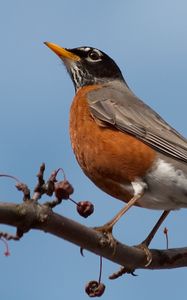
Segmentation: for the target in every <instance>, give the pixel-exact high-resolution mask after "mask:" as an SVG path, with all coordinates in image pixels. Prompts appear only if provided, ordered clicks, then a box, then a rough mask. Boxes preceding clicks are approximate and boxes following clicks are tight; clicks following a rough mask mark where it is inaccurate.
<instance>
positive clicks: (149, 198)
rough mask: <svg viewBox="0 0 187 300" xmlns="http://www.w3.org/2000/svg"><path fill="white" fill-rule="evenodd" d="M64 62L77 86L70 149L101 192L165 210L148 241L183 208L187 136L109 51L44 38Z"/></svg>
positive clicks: (186, 190) (107, 229)
mask: <svg viewBox="0 0 187 300" xmlns="http://www.w3.org/2000/svg"><path fill="white" fill-rule="evenodd" d="M45 44H46V45H47V46H48V47H49V48H50V49H51V50H53V51H54V52H55V53H56V54H57V55H58V56H59V57H60V59H61V60H62V61H63V63H64V64H65V66H66V68H67V71H68V73H69V74H70V76H71V79H72V81H73V84H74V87H75V97H74V99H73V103H72V105H71V110H70V137H71V143H72V148H73V150H74V153H75V156H76V158H77V161H78V163H79V165H80V166H81V168H82V170H83V171H84V173H85V174H86V175H87V176H88V177H89V178H90V179H91V180H92V181H93V182H94V183H95V184H96V185H97V186H98V187H99V188H100V189H102V190H103V191H104V192H106V193H108V194H109V195H111V196H113V197H115V198H117V199H119V200H122V201H124V202H126V203H127V204H126V206H125V207H124V208H122V210H121V211H120V212H119V213H118V214H117V215H116V216H115V217H114V218H113V219H112V220H111V221H110V222H108V223H107V224H105V225H104V226H102V227H99V229H98V230H100V231H102V232H111V233H112V228H113V226H114V224H115V223H116V222H117V221H118V220H119V218H120V217H121V216H122V215H123V214H124V213H125V212H126V211H127V210H128V209H129V208H130V207H131V206H132V205H138V206H140V207H143V208H149V209H156V210H164V212H163V214H162V215H161V217H160V219H159V220H158V222H157V223H156V225H155V226H154V228H153V229H152V230H151V232H150V234H149V235H148V237H147V238H146V239H145V241H144V242H143V244H144V245H146V246H148V245H149V244H150V241H151V240H152V238H153V236H154V234H155V233H156V231H157V230H158V228H159V226H160V225H161V223H162V222H163V220H164V219H165V218H166V216H167V215H168V214H169V212H170V211H171V210H176V209H180V208H185V207H187V140H186V139H185V138H184V137H182V136H181V135H180V134H179V133H178V132H177V131H176V130H175V129H173V128H172V127H171V126H170V125H168V124H167V123H166V122H165V121H164V120H163V119H162V118H161V117H160V116H159V115H158V114H157V113H156V112H155V111H154V110H152V109H151V108H150V107H149V106H148V105H146V104H145V103H144V102H143V101H141V100H140V99H139V98H138V97H136V95H135V94H134V93H133V92H132V91H131V90H130V88H129V87H128V85H127V83H126V81H125V79H124V78H123V75H122V73H121V71H120V69H119V67H118V66H117V64H116V63H115V62H114V60H112V59H111V58H110V57H109V56H108V55H107V54H105V53H104V52H102V51H101V50H98V49H96V48H92V47H79V48H74V49H66V48H62V47H60V46H58V45H56V44H53V43H49V42H46V43H45Z"/></svg>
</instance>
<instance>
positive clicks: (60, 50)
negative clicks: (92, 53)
mask: <svg viewBox="0 0 187 300" xmlns="http://www.w3.org/2000/svg"><path fill="white" fill-rule="evenodd" d="M44 44H45V45H46V46H47V47H49V48H50V49H51V50H52V51H53V52H55V53H56V54H57V55H58V56H59V57H60V58H61V59H62V60H63V58H66V59H70V60H74V61H78V60H80V57H79V56H78V55H76V54H73V53H72V52H70V51H68V50H66V49H65V48H62V47H60V46H58V45H56V44H53V43H49V42H44Z"/></svg>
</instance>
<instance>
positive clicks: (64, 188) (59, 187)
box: [55, 180, 74, 200]
mask: <svg viewBox="0 0 187 300" xmlns="http://www.w3.org/2000/svg"><path fill="white" fill-rule="evenodd" d="M73 192H74V189H73V187H72V185H71V184H70V183H69V181H67V180H64V181H59V182H56V183H55V196H56V197H57V199H59V200H62V199H69V196H70V195H71V194H73Z"/></svg>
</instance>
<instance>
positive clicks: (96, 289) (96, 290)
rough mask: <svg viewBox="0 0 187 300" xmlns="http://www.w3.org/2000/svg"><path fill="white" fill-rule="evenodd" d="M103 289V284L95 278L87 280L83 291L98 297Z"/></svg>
mask: <svg viewBox="0 0 187 300" xmlns="http://www.w3.org/2000/svg"><path fill="white" fill-rule="evenodd" d="M104 291H105V285H104V284H103V283H102V282H98V281H96V280H92V281H89V282H88V283H87V284H86V287H85V292H86V293H87V294H88V296H90V297H100V296H102V295H103V293H104Z"/></svg>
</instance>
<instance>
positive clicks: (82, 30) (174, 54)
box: [0, 0, 187, 300]
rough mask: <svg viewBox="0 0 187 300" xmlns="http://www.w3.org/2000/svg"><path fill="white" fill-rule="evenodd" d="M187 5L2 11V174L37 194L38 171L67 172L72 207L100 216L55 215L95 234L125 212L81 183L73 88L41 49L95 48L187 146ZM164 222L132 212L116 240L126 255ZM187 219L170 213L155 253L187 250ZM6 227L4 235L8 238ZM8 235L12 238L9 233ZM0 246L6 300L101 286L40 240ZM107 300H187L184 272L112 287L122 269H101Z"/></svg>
mask: <svg viewBox="0 0 187 300" xmlns="http://www.w3.org/2000/svg"><path fill="white" fill-rule="evenodd" d="M186 15H187V3H186V1H185V0H178V1H174V0H165V1H161V0H157V1H153V0H141V1H139V0H134V1H130V0H126V1H124V0H118V1H108V0H102V1H86V0H84V1H83V0H82V1H66V0H54V1H49V0H45V1H44V0H40V1H36V0H32V1H23V0H22V1H21V0H16V1H2V3H1V10H0V36H1V51H0V85H1V95H0V104H1V109H0V173H9V174H13V175H16V176H17V177H19V178H20V179H21V180H23V181H25V182H26V183H28V184H29V185H30V186H31V187H33V186H34V183H35V174H36V172H37V170H38V166H39V165H40V163H41V162H43V161H44V162H45V163H46V165H47V173H48V174H49V173H50V171H52V170H53V169H55V168H58V167H63V168H64V170H65V172H66V175H67V177H68V179H69V180H70V182H71V183H72V184H73V185H74V188H75V193H74V195H73V198H74V199H75V200H77V201H79V200H85V199H86V200H90V201H92V202H93V203H94V204H95V214H94V215H93V216H91V217H90V218H89V219H87V220H83V219H82V218H81V217H79V216H78V215H77V214H76V212H75V207H74V206H73V205H72V203H68V202H65V203H64V204H63V205H62V206H61V207H59V208H58V209H57V211H58V212H60V213H62V214H64V215H65V216H68V217H70V218H73V219H75V220H77V221H79V222H82V223H84V224H86V225H88V226H95V225H101V224H103V223H104V222H106V221H107V220H109V218H111V217H112V216H113V215H114V214H115V213H116V212H117V211H118V210H119V209H120V208H121V207H122V203H120V202H119V201H117V200H115V199H112V198H111V197H109V196H107V195H106V194H104V193H103V192H101V191H100V190H98V189H97V188H96V187H95V186H94V185H93V184H92V183H91V182H90V181H89V180H88V179H87V178H86V177H85V176H84V175H83V173H82V171H81V169H80V168H79V166H78V164H77V162H76V160H75V158H74V156H73V153H72V150H71V146H70V142H69V135H68V113H69V107H70V103H71V100H72V97H73V95H74V89H73V85H72V83H71V81H70V79H69V78H68V75H67V73H66V71H65V69H64V67H63V66H62V64H61V63H60V61H59V60H58V58H57V57H56V56H55V55H54V54H53V53H52V52H51V51H49V49H47V47H45V46H44V45H43V41H51V42H55V43H58V44H61V45H62V46H65V47H69V48H70V47H76V46H81V45H87V46H95V47H97V48H100V49H102V50H104V51H105V52H107V53H108V54H109V55H111V56H112V57H113V58H114V59H115V60H116V62H117V63H118V64H119V66H120V67H121V69H122V71H123V73H124V75H125V78H126V80H127V82H128V84H129V85H130V87H131V88H132V89H133V90H134V92H135V93H136V94H137V95H138V96H139V97H140V98H142V99H144V101H146V102H147V103H148V104H149V105H151V106H152V107H153V108H154V109H156V110H157V112H159V113H160V114H161V115H162V116H163V117H164V118H165V119H166V120H167V121H168V122H170V123H171V124H172V125H173V126H174V127H176V128H177V129H178V130H179V131H180V132H181V133H182V134H184V135H186V136H187V122H186V111H187V89H186V80H187V79H186V78H187V18H186ZM20 196H21V195H20V194H19V193H18V192H17V191H15V188H14V183H13V182H12V181H9V180H7V179H2V178H1V179H0V199H1V200H2V201H16V202H19V201H20ZM159 214H160V212H155V211H151V210H145V209H140V208H133V209H131V210H130V211H129V212H128V214H126V216H125V217H124V218H123V219H122V220H121V221H120V222H119V223H118V225H117V226H116V228H115V235H116V237H117V238H118V239H120V240H121V241H122V242H124V243H127V244H129V245H133V244H137V243H139V242H140V241H141V240H143V239H144V238H145V236H146V234H147V233H148V231H149V230H150V228H151V227H152V226H153V224H154V223H155V221H156V219H157V218H158V216H159ZM186 220H187V211H186V210H181V211H178V212H174V213H171V215H170V216H169V217H168V219H167V220H166V222H165V224H164V225H163V226H162V229H161V230H160V231H159V232H158V234H157V236H156V238H155V239H154V242H153V243H152V245H151V246H152V247H155V248H164V247H165V238H164V235H163V232H162V230H163V228H164V226H167V227H168V229H169V246H170V247H181V246H186V245H187V236H186V224H187V223H186ZM3 229H4V226H1V228H0V230H3ZM10 231H12V229H11V228H10ZM9 245H10V250H11V256H10V257H8V258H7V257H4V256H3V244H2V243H0V266H1V271H0V272H1V291H0V297H1V299H3V300H9V299H19V300H22V299H28V300H30V299H32V300H33V299H35V300H39V299H45V300H49V299H55V300H60V299H67V298H69V299H76V300H79V299H81V300H83V299H88V298H87V296H86V295H85V293H84V285H85V283H86V282H87V281H89V280H92V279H96V278H97V277H98V271H99V258H98V257H96V256H95V255H93V254H91V253H88V252H85V258H82V257H81V256H80V254H79V249H78V247H76V246H74V245H71V244H69V243H67V242H66V241H63V240H60V239H58V238H56V237H53V236H50V235H48V234H44V233H42V232H36V231H32V232H30V233H29V234H27V235H25V236H24V238H23V239H22V240H21V241H20V242H10V243H9ZM103 265H104V270H103V281H104V282H105V284H106V286H107V288H106V292H105V294H104V296H103V298H102V299H103V300H104V299H107V300H110V299H114V298H116V299H118V300H121V299H137V298H138V299H139V300H145V299H150V298H151V299H152V300H155V299H159V298H160V299H163V298H165V299H177V298H179V299H186V275H187V270H186V269H178V270H170V271H167V270H166V271H143V270H139V271H137V273H138V274H139V276H138V277H135V278H134V277H131V276H125V277H123V278H120V279H118V280H116V281H109V280H108V279H107V277H108V275H109V274H111V273H112V272H114V271H115V270H117V269H118V266H117V265H115V264H113V263H111V262H109V261H106V260H104V263H103Z"/></svg>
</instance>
